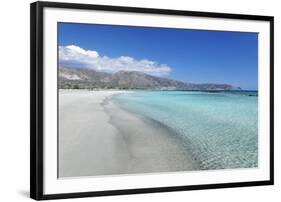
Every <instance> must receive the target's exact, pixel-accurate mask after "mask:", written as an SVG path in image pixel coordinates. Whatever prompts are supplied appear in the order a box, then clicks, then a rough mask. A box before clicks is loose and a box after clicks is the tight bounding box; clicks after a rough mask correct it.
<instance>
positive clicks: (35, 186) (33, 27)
mask: <svg viewBox="0 0 281 202" xmlns="http://www.w3.org/2000/svg"><path fill="white" fill-rule="evenodd" d="M46 7H50V8H62V9H81V10H101V11H118V12H131V13H147V14H165V15H176V16H200V17H211V18H225V19H240V20H258V21H268V22H269V23H270V89H269V91H270V109H269V110H270V165H269V166H270V179H269V180H266V181H250V182H238V183H221V184H204V185H189V186H173V187H154V188H142V189H128V190H111V191H108V190H107V191H93V192H79V193H65V194H51V195H45V194H44V192H43V184H44V183H43V181H44V179H43V145H44V144H43V128H44V125H43V105H44V102H43V41H44V38H43V23H44V21H43V18H44V15H43V9H44V8H46ZM30 49H31V51H30V68H31V70H30V197H31V198H33V199H36V200H46V199H63V198H77V197H93V196H107V195H123V194H141V193H154V192H171V191H186V190H199V189H215V188H228V187H246V186H260V185H273V184H274V137H273V134H274V86H273V84H274V17H272V16H258V15H240V14H228V13H213V12H195V11H183V10H168V9H154V8H153V9H151V8H135V7H120V6H104V5H89V4H75V3H57V2H35V3H32V4H31V6H30Z"/></svg>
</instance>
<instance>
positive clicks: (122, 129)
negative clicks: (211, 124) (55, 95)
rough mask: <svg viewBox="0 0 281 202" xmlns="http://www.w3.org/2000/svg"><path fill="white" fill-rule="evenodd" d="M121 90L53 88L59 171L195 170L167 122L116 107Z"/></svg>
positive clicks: (65, 173)
mask: <svg viewBox="0 0 281 202" xmlns="http://www.w3.org/2000/svg"><path fill="white" fill-rule="evenodd" d="M119 93H126V91H117V90H116V91H115V90H104V91H80V90H73V91H59V96H60V97H59V106H60V107H59V112H60V113H59V114H60V116H59V119H60V122H59V123H60V127H59V177H60V178H61V177H62V178H64V177H79V176H81V177H82V176H96V175H118V174H138V173H154V172H173V171H187V170H197V169H198V165H196V163H195V162H194V161H193V160H192V159H191V158H190V154H188V151H187V149H186V148H185V147H184V145H183V144H182V143H181V141H180V140H179V139H177V138H176V137H175V135H174V134H173V132H172V131H171V130H169V128H165V127H164V126H163V125H162V124H161V123H157V122H154V121H152V120H149V119H146V118H145V117H141V116H139V115H136V114H133V113H130V112H128V111H125V110H123V109H121V107H119V106H117V105H116V104H115V103H114V102H113V101H112V100H111V98H112V96H114V95H116V94H119Z"/></svg>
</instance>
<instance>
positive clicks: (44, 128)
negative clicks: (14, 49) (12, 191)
mask: <svg viewBox="0 0 281 202" xmlns="http://www.w3.org/2000/svg"><path fill="white" fill-rule="evenodd" d="M30 145H31V169H30V171H31V179H30V180H31V182H30V183H31V186H30V190H31V191H30V193H31V198H33V199H37V200H42V199H59V198H74V197H89V196H104V195H119V194H137V193H152V192H167V191H184V190H196V189H213V188H226V187H242V186H257V185H272V184H273V17H271V16H257V15H240V14H225V13H211V12H194V11H178V10H163V9H150V8H133V7H116V6H102V5H87V4H72V3H55V2H35V3H32V4H31V144H30Z"/></svg>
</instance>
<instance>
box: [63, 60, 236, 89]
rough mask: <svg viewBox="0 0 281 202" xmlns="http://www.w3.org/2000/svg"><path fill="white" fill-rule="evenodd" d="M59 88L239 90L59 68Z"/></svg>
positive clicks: (125, 73) (126, 73)
mask: <svg viewBox="0 0 281 202" xmlns="http://www.w3.org/2000/svg"><path fill="white" fill-rule="evenodd" d="M59 88H60V89H65V88H71V89H73V88H74V89H78V88H82V89H95V88H98V89H100V88H102V89H104V88H107V89H108V88H115V89H152V90H204V91H220V90H240V89H241V88H240V87H234V86H232V85H228V84H211V83H208V84H192V83H184V82H181V81H176V80H172V79H167V78H161V77H156V76H151V75H148V74H145V73H142V72H137V71H119V72H116V73H114V74H110V73H105V72H99V71H95V70H91V69H82V68H70V67H63V66H60V67H59Z"/></svg>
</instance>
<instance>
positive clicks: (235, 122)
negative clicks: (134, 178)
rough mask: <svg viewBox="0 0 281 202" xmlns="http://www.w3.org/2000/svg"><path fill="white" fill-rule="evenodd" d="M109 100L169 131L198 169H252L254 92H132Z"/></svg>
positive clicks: (255, 161) (254, 156)
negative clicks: (195, 162)
mask: <svg viewBox="0 0 281 202" xmlns="http://www.w3.org/2000/svg"><path fill="white" fill-rule="evenodd" d="M113 100H114V101H115V102H116V103H117V104H119V105H120V106H121V107H122V108H123V109H126V110H128V111H130V112H134V113H138V114H141V115H142V116H144V117H147V118H150V119H153V120H156V121H158V122H160V123H162V124H164V125H166V126H168V127H170V128H171V129H173V130H174V131H175V132H176V135H178V138H180V139H181V140H182V141H183V142H184V143H185V144H186V148H187V149H188V151H189V152H190V153H191V155H192V158H193V159H194V160H195V161H197V162H198V163H199V165H200V168H201V169H226V168H249V167H257V166H258V96H257V92H256V91H235V92H219V93H208V92H192V91H189V92H187V91H135V92H132V93H127V94H121V95H118V96H115V97H114V98H113Z"/></svg>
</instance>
